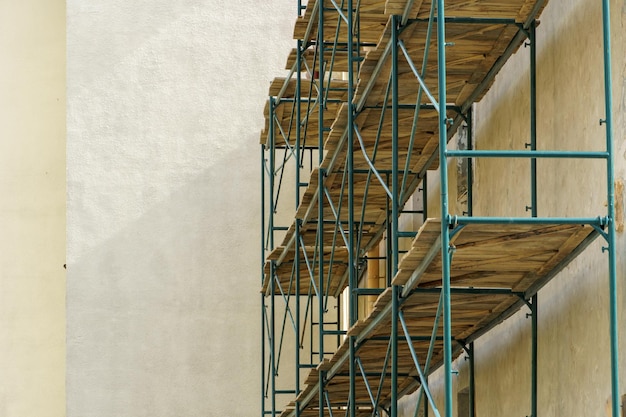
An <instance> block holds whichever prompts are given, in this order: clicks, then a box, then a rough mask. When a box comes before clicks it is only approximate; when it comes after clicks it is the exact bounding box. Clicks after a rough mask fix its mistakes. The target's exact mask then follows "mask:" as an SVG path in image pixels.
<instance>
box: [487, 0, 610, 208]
mask: <svg viewBox="0 0 626 417" xmlns="http://www.w3.org/2000/svg"><path fill="white" fill-rule="evenodd" d="M572 7H573V6H571V5H570V4H569V3H567V4H560V3H557V2H551V3H549V5H548V6H547V8H546V10H545V11H544V15H543V16H542V23H541V24H540V25H539V27H538V28H537V38H538V40H537V44H538V56H537V111H538V117H537V122H538V123H537V130H538V132H537V133H538V134H537V146H538V149H547V150H575V151H582V150H603V149H605V135H604V129H603V127H602V126H600V125H599V124H598V120H599V119H600V118H603V114H604V95H603V91H604V89H603V78H602V48H600V47H598V46H599V45H600V44H601V41H602V37H601V31H600V23H601V8H600V5H599V4H595V3H594V4H591V2H578V3H577V4H576V5H575V6H574V8H572ZM557 15H558V16H557ZM563 15H567V17H568V18H567V19H563V18H562V16H563ZM580 27H586V28H587V30H579V29H578V28H580ZM581 54H584V55H583V58H584V61H583V60H582V59H581ZM585 63H588V64H585ZM529 65H530V60H529V50H528V49H526V48H524V47H522V48H520V50H519V51H518V53H517V54H516V55H515V56H514V57H512V59H511V60H510V61H509V62H508V63H507V65H506V66H505V68H504V69H503V71H502V73H501V74H499V75H498V77H497V79H496V83H495V84H494V86H493V88H492V89H491V90H490V91H489V93H488V94H487V95H486V96H485V98H484V99H483V101H482V102H481V103H479V105H478V108H477V111H476V116H477V118H478V123H477V147H478V148H480V149H494V148H495V149H521V150H523V149H525V146H526V145H525V144H526V143H529V142H530V101H529ZM537 165H538V168H537V172H538V183H539V187H538V197H539V204H538V209H539V215H540V216H562V215H569V216H581V217H582V216H597V215H598V214H599V213H602V212H604V211H605V209H604V207H603V206H602V204H603V202H604V201H605V200H606V182H605V181H604V177H603V176H602V175H599V176H595V178H593V179H590V177H591V176H590V175H588V173H589V172H604V170H605V164H604V162H602V161H594V160H580V159H578V160H573V159H568V160H565V159H561V160H556V159H550V160H548V159H546V160H543V159H541V160H538V162H537ZM476 166H477V175H476V181H477V187H476V193H475V201H477V202H479V201H482V202H484V204H483V207H480V206H479V207H476V212H475V214H476V215H520V216H527V215H529V212H527V211H526V209H525V207H526V206H530V205H531V198H530V161H528V160H522V159H506V160H505V159H486V158H482V159H478V160H477V163H476ZM492 172H499V173H502V172H503V173H505V175H492V174H491V173H492ZM507 180H508V181H507ZM513 182H515V184H516V185H515V186H514V187H513V186H511V184H513ZM517 184H522V188H520V187H519V185H517ZM563 190H569V191H568V193H567V195H565V193H564V192H563ZM579 195H585V196H588V197H589V198H586V199H585V201H584V202H583V203H584V204H581V201H580V198H578V196H579ZM593 203H596V204H593ZM507 210H508V212H506V211H507Z"/></svg>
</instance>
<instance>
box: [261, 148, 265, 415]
mask: <svg viewBox="0 0 626 417" xmlns="http://www.w3.org/2000/svg"><path fill="white" fill-rule="evenodd" d="M264 266H265V149H264V146H263V145H261V285H263V281H264V274H265V268H264ZM261 417H265V294H261Z"/></svg>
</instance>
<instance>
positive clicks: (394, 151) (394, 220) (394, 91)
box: [391, 16, 401, 276]
mask: <svg viewBox="0 0 626 417" xmlns="http://www.w3.org/2000/svg"><path fill="white" fill-rule="evenodd" d="M391 44H392V46H391V192H392V196H391V225H392V226H391V242H392V243H391V250H392V256H391V267H392V269H391V276H395V275H396V272H397V271H398V256H399V255H398V252H399V247H398V243H399V241H398V217H399V216H400V213H399V211H400V207H399V206H400V194H401V192H400V190H399V185H400V183H399V176H398V159H399V155H398V153H399V149H398V134H399V133H398V100H399V99H398V95H399V93H400V92H399V88H398V47H399V45H398V17H397V16H391Z"/></svg>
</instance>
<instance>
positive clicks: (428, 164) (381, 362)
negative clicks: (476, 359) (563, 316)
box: [260, 0, 619, 417]
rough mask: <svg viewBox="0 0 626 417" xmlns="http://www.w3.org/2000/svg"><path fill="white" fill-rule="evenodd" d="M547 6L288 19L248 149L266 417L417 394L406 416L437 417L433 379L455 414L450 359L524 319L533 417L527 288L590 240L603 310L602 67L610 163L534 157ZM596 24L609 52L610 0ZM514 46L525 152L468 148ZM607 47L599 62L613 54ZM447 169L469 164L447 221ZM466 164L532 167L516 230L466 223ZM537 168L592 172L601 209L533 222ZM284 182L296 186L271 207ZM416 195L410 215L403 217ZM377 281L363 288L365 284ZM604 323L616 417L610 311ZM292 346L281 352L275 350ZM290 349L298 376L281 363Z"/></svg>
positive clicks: (378, 411)
mask: <svg viewBox="0 0 626 417" xmlns="http://www.w3.org/2000/svg"><path fill="white" fill-rule="evenodd" d="M546 3H547V1H541V0H507V1H503V0H482V1H466V0H448V1H445V4H444V1H443V0H437V1H435V0H433V1H428V0H423V1H410V0H387V1H380V0H361V1H351V0H350V1H346V0H341V1H340V0H315V1H314V0H311V1H309V2H308V4H307V5H306V6H305V5H302V4H299V5H298V11H299V16H298V19H297V22H296V24H295V29H294V38H295V39H296V41H297V48H295V49H294V50H293V51H292V52H291V54H290V55H289V57H288V59H287V69H288V70H289V76H288V77H286V78H277V79H275V80H274V81H273V82H272V84H271V86H270V91H269V99H268V101H267V103H266V106H265V116H266V126H265V129H264V130H263V132H262V133H261V138H260V141H261V145H262V179H263V189H264V191H263V202H262V210H263V224H262V256H263V260H264V261H263V265H262V274H261V275H262V291H261V292H262V294H261V300H262V301H261V302H262V317H261V325H262V333H263V362H262V369H263V372H262V378H261V380H262V416H265V415H272V416H277V415H281V416H285V417H292V416H296V417H297V416H320V417H321V416H333V415H349V416H360V415H363V416H365V415H368V416H375V415H380V416H382V415H390V416H392V417H396V416H397V414H398V401H399V399H400V398H401V397H403V396H404V395H406V394H409V393H412V392H414V391H415V390H419V392H420V394H419V399H418V404H417V408H419V407H420V406H424V407H426V405H429V406H430V409H431V410H433V412H434V414H435V415H440V413H439V411H438V407H437V405H436V404H435V401H434V400H433V396H432V394H431V392H430V389H429V386H428V376H429V375H430V374H431V373H432V372H433V370H435V369H437V368H439V367H443V368H444V378H445V399H444V401H445V404H446V406H445V415H446V416H447V417H450V416H451V415H452V414H451V413H452V411H451V410H452V407H451V406H448V405H450V404H452V388H451V387H452V383H451V378H452V376H451V375H452V369H451V364H452V361H453V360H454V359H455V358H456V357H458V355H460V354H461V353H463V352H465V353H467V354H469V355H470V356H472V354H473V341H474V340H476V339H477V338H478V337H480V336H481V335H483V334H485V333H486V332H488V331H489V330H490V329H492V328H493V327H494V326H495V325H497V324H498V323H501V322H502V321H503V320H505V319H506V318H508V317H510V316H511V315H513V314H514V313H515V312H517V311H518V310H520V309H521V308H524V307H527V308H529V309H530V314H531V315H532V318H533V321H532V326H533V332H532V335H533V341H532V343H533V354H532V356H533V361H532V362H533V363H532V367H533V381H532V386H531V387H530V396H531V407H530V408H531V413H530V415H532V416H533V417H536V416H537V389H536V384H537V381H536V337H537V335H536V327H537V311H536V310H537V309H536V307H537V292H538V291H539V289H541V288H542V287H543V286H544V285H545V284H546V283H547V282H548V281H549V280H551V279H552V278H553V277H555V276H556V275H557V274H558V273H559V272H560V271H561V270H562V269H563V268H564V267H565V266H566V265H568V264H569V262H571V261H572V260H573V259H574V258H575V257H576V256H577V255H578V254H580V253H581V252H582V251H583V250H584V249H585V248H586V247H587V246H588V245H589V244H590V243H591V242H592V241H593V240H594V239H596V238H598V237H600V238H602V239H605V240H606V243H607V251H608V253H609V256H608V258H609V275H610V276H609V282H610V285H611V291H612V293H611V294H612V295H611V297H612V298H611V299H612V303H616V301H615V247H614V246H615V245H614V239H615V237H614V235H615V225H614V223H613V219H614V212H613V210H614V208H613V204H614V197H613V191H612V185H613V167H612V152H613V151H612V131H611V107H610V105H611V104H610V103H611V100H610V69H607V64H606V63H605V76H606V79H607V81H606V82H607V83H608V86H609V87H608V88H607V93H606V95H607V98H606V103H607V104H606V119H605V120H603V123H604V124H605V125H606V129H607V130H606V132H607V141H606V144H607V145H606V149H602V150H598V151H569V150H538V149H537V143H536V142H537V138H536V117H537V114H536V107H535V100H536V94H535V91H534V89H535V71H536V68H535V53H536V45H535V43H536V40H535V30H536V26H537V18H538V17H539V16H540V14H541V12H542V10H543V9H544V7H545V5H546ZM604 12H605V22H604V23H605V25H604V30H605V33H604V36H605V42H608V40H607V39H608V30H609V28H608V21H607V18H606V15H607V14H608V5H607V4H606V2H605V4H604ZM524 42H528V43H529V46H530V74H531V75H530V84H531V85H530V91H531V94H530V101H531V102H530V108H531V112H530V113H531V114H530V120H529V123H530V126H531V129H530V132H531V137H530V138H529V142H530V143H529V146H528V148H529V149H523V150H510V149H505V150H498V149H492V150H476V149H473V148H472V145H473V144H472V140H471V137H472V133H471V131H472V123H473V118H472V109H473V104H474V103H476V102H478V101H479V100H480V99H481V98H482V97H483V96H484V95H485V94H486V92H487V91H488V89H489V88H490V86H491V85H492V83H493V82H494V79H495V77H496V75H497V74H498V72H499V71H500V70H501V69H502V67H503V65H504V64H505V62H506V61H507V60H508V59H509V58H510V57H511V56H512V55H513V54H514V53H515V52H516V51H517V50H518V49H519V48H520V46H521V45H522V44H524ZM605 49H606V50H608V51H609V52H610V45H608V44H605ZM608 60H609V62H610V55H609V58H608ZM460 129H465V130H466V131H467V132H468V137H469V140H468V141H467V145H468V148H467V149H464V150H463V149H462V150H459V149H448V141H449V140H450V139H451V138H452V137H453V136H454V135H455V134H456V133H458V132H459V130H460ZM307 156H308V157H307ZM448 158H466V159H467V160H468V161H469V162H468V172H467V175H468V207H467V213H463V215H462V216H459V215H454V214H452V211H451V210H450V209H449V202H448V195H447V188H448V182H447V181H448V180H447V177H448V173H447V169H448V168H447V165H448V164H447V163H442V161H446V160H447V159H448ZM476 158H525V159H527V160H529V161H530V166H531V175H530V188H531V199H532V201H531V204H530V206H529V208H530V216H529V217H524V218H520V217H517V218H511V217H477V216H473V213H472V195H471V193H472V190H471V186H472V179H471V178H472V164H471V161H472V160H474V159H476ZM541 158H544V159H556V158H572V159H598V160H603V161H605V162H606V167H607V184H609V185H608V189H607V200H608V207H607V212H606V213H602V214H600V215H599V216H597V217H592V218H585V217H578V218H570V217H563V218H554V217H539V216H538V210H537V199H536V189H537V183H536V161H537V159H541ZM290 166H291V168H289V167H290ZM435 169H438V172H439V178H440V182H441V192H440V201H439V205H440V210H439V212H440V213H442V215H440V216H439V217H438V218H430V217H429V216H428V213H427V200H428V193H427V190H426V181H425V178H426V176H427V172H428V171H429V170H431V171H432V170H435ZM290 175H295V181H293V180H291V181H290V182H289V183H290V184H292V186H293V188H292V189H291V190H290V191H289V192H285V191H283V192H282V193H281V188H284V187H287V186H286V185H285V184H284V182H285V181H284V179H285V177H286V176H290ZM285 194H289V195H291V196H295V202H294V203H295V204H293V206H290V207H291V208H289V209H286V210H287V211H289V210H291V211H292V212H293V213H294V216H293V222H292V223H291V224H290V225H280V226H278V225H277V224H276V222H277V216H276V213H277V212H279V211H280V210H283V211H284V210H285V207H286V206H287V204H286V203H285V201H284V200H285V199H286V198H287V197H285ZM416 195H420V196H421V199H422V202H423V206H422V207H420V208H418V209H416V208H415V207H413V208H411V209H409V208H407V207H408V205H409V204H408V202H409V201H410V200H411V204H413V202H412V200H413V199H414V196H416ZM418 215H421V216H418ZM415 217H421V219H420V223H421V226H420V227H419V229H418V230H411V227H410V226H409V227H407V222H406V219H407V218H415ZM278 237H281V238H282V239H281V242H280V244H276V241H277V240H278ZM377 261H380V262H381V264H382V265H383V267H382V268H379V266H378V263H377ZM374 269H375V270H376V274H374V275H376V279H377V280H376V279H375V280H374V282H375V283H374V284H372V282H371V281H369V280H368V274H371V273H372V272H373V271H374ZM380 270H384V273H382V274H380V275H381V277H378V272H380ZM374 299H375V302H373V303H372V302H371V301H373V300H374ZM364 300H370V304H371V305H368V304H367V302H366V301H364ZM332 310H337V311H336V312H334V311H332ZM610 311H611V323H610V325H611V338H612V339H611V347H612V356H611V361H612V370H613V376H612V378H613V380H612V384H613V386H612V389H613V410H614V413H616V412H618V411H616V410H619V406H617V401H618V387H617V375H616V374H617V324H616V314H617V313H616V306H615V305H613V304H612V305H611V307H610ZM342 312H344V313H345V317H344V318H342ZM289 328H291V329H290V330H289V331H290V332H291V330H292V333H293V335H292V336H291V337H289V336H286V333H288V332H287V331H286V329H289ZM288 340H290V342H289V343H291V344H292V346H289V347H287V346H285V345H286V344H287V341H288ZM305 342H307V343H308V344H309V346H308V347H305V345H306V343H305ZM287 349H290V350H292V351H293V352H292V354H293V355H294V359H295V364H291V365H285V364H284V362H285V360H284V359H282V360H281V358H283V356H285V352H284V350H287ZM279 369H289V373H290V374H292V375H290V376H289V377H286V376H285V375H284V373H279ZM286 381H287V382H286ZM470 389H471V390H472V393H471V395H472V396H473V386H470ZM472 415H473V411H472ZM614 417H617V414H614Z"/></svg>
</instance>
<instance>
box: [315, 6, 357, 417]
mask: <svg viewBox="0 0 626 417" xmlns="http://www.w3.org/2000/svg"><path fill="white" fill-rule="evenodd" d="M353 6H354V5H353V0H347V8H348V16H347V17H348V19H347V20H348V22H347V23H348V25H347V26H348V27H347V31H348V97H347V101H348V106H349V108H348V132H347V133H348V135H347V140H348V157H347V159H348V161H347V167H346V168H347V170H348V230H349V233H350V236H349V244H348V264H349V265H348V288H349V292H350V295H349V298H350V301H349V307H348V310H349V314H350V323H349V324H350V326H353V325H354V324H355V323H356V321H357V319H358V317H357V316H358V308H357V307H358V299H357V298H356V295H355V294H353V293H352V290H353V289H355V288H357V282H356V280H357V271H356V256H355V255H356V253H355V252H356V251H355V249H356V248H355V247H354V172H353V170H354V164H353V163H354V103H353V100H354V75H355V74H354V43H353V41H352V36H353V34H354V25H353V24H354V22H353V15H354V12H353V10H354V7H353ZM321 203H322V202H321V201H320V202H319V204H321ZM349 342H350V399H349V403H350V407H349V410H348V415H349V416H350V417H356V385H355V379H356V369H355V366H356V364H355V360H356V350H355V340H354V336H351V337H350V340H349Z"/></svg>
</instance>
